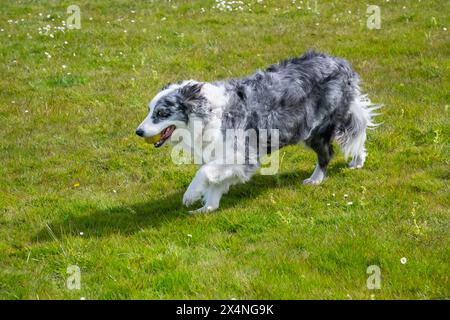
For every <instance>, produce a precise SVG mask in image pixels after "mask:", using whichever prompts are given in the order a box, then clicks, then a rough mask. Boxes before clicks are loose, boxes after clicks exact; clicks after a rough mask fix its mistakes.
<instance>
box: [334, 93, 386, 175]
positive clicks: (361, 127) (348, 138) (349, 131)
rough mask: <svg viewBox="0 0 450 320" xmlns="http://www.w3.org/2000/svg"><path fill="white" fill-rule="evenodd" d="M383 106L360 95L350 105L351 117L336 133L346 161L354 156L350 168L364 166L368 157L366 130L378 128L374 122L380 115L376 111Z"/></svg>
mask: <svg viewBox="0 0 450 320" xmlns="http://www.w3.org/2000/svg"><path fill="white" fill-rule="evenodd" d="M381 107H382V106H381V105H375V104H373V103H372V102H371V101H370V99H369V98H368V97H367V95H362V94H358V95H357V96H356V98H355V99H354V100H353V101H352V102H351V103H350V108H349V117H348V118H347V121H346V122H345V125H343V126H341V127H340V128H339V129H338V130H337V132H336V141H337V142H338V144H339V146H340V148H341V150H342V152H343V153H344V156H345V159H347V158H348V157H349V156H352V162H351V163H350V167H356V168H360V167H362V166H363V165H364V161H365V159H366V156H367V152H366V148H365V147H364V143H365V142H366V129H367V128H371V127H372V128H373V127H376V126H378V124H376V123H374V122H373V119H374V117H375V116H377V115H378V113H374V111H375V110H377V109H379V108H381Z"/></svg>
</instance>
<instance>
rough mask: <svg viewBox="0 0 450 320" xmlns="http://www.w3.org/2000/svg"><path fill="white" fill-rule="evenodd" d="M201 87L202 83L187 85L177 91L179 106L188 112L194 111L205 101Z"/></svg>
mask: <svg viewBox="0 0 450 320" xmlns="http://www.w3.org/2000/svg"><path fill="white" fill-rule="evenodd" d="M202 87H203V83H192V84H191V83H189V84H186V85H184V86H183V87H181V88H180V89H179V93H180V97H181V104H182V105H183V106H185V107H186V108H187V109H188V111H190V112H193V111H195V110H196V109H197V108H198V107H199V106H201V104H202V102H203V101H204V100H205V97H204V96H203V95H202V93H201V91H202Z"/></svg>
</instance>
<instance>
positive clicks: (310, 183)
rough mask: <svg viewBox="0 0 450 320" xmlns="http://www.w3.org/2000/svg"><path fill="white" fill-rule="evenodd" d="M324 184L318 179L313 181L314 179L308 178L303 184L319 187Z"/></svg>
mask: <svg viewBox="0 0 450 320" xmlns="http://www.w3.org/2000/svg"><path fill="white" fill-rule="evenodd" d="M321 182H322V180H318V179H312V178H308V179H305V180H303V184H309V185H318V184H320V183H321Z"/></svg>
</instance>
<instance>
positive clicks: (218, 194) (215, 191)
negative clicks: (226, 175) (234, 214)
mask: <svg viewBox="0 0 450 320" xmlns="http://www.w3.org/2000/svg"><path fill="white" fill-rule="evenodd" d="M228 188H229V183H227V182H225V181H224V182H223V183H221V184H210V185H209V186H208V188H207V189H206V190H205V192H204V195H203V203H204V205H203V207H201V208H199V209H197V210H193V211H190V213H206V212H211V211H214V210H216V209H218V208H219V205H220V199H221V198H222V195H223V194H224V193H226V192H227V191H228Z"/></svg>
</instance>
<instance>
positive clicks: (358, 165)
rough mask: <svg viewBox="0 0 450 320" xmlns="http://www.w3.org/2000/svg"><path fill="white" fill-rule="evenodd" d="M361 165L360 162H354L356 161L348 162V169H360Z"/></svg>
mask: <svg viewBox="0 0 450 320" xmlns="http://www.w3.org/2000/svg"><path fill="white" fill-rule="evenodd" d="M362 167H363V165H362V164H356V163H349V164H348V168H349V169H352V170H353V169H361V168H362Z"/></svg>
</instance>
